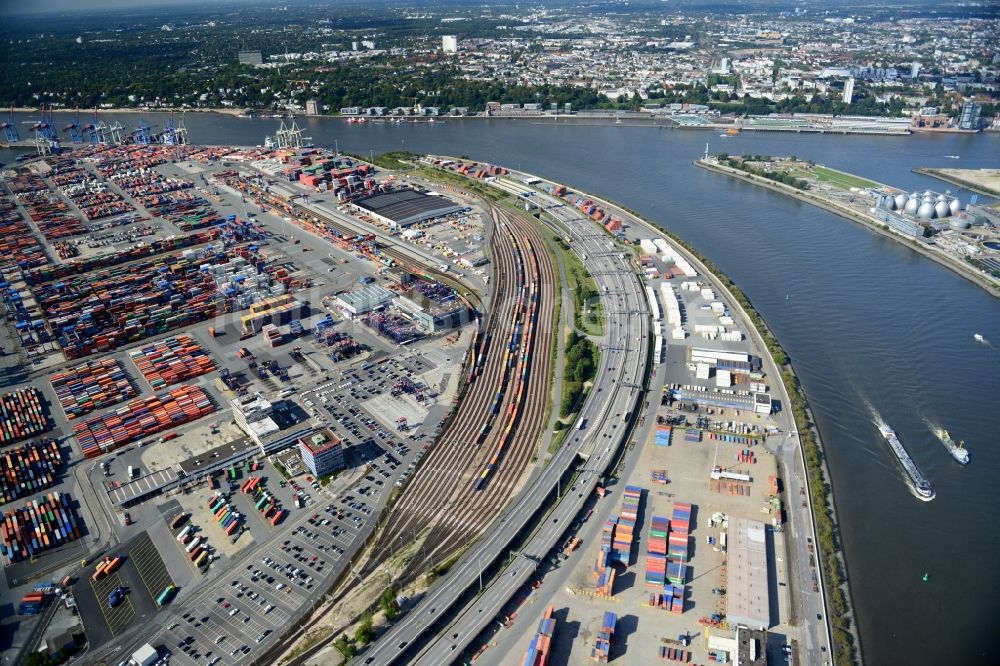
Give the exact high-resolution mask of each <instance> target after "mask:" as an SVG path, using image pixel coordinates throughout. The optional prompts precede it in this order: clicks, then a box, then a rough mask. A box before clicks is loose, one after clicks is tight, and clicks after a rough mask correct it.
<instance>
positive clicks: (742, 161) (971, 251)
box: [695, 153, 1000, 297]
mask: <svg viewBox="0 0 1000 666" xmlns="http://www.w3.org/2000/svg"><path fill="white" fill-rule="evenodd" d="M695 165H696V166H698V167H701V168H703V169H708V170H710V171H715V172H718V173H722V174H725V175H727V176H730V177H733V178H739V179H741V180H744V181H746V182H748V183H753V184H754V185H758V186H760V187H766V188H768V189H771V190H774V191H776V192H780V193H781V194H785V195H787V196H791V197H794V198H796V199H799V200H800V201H804V202H806V203H809V204H812V205H814V206H817V207H818V208H823V209H825V210H828V211H830V212H831V213H835V214H837V215H839V216H841V217H844V218H846V219H849V220H852V221H854V222H857V223H859V224H863V225H865V226H866V227H868V228H869V229H871V230H872V231H875V232H876V233H880V234H883V235H885V236H888V237H889V238H892V239H894V240H896V241H898V242H900V243H903V244H905V245H906V246H907V247H910V248H912V249H914V250H916V251H917V252H919V253H920V254H922V255H924V256H926V257H928V258H930V259H933V260H934V261H937V262H938V263H940V264H942V265H943V266H947V267H948V268H950V269H952V270H953V271H955V272H956V273H958V274H959V275H961V276H962V277H964V278H966V279H968V280H970V281H972V282H974V283H976V284H978V285H979V286H981V287H983V288H984V289H985V290H986V291H987V292H989V293H990V294H992V295H994V296H998V297H1000V233H998V232H997V226H998V223H1000V214H998V213H997V211H996V210H995V209H993V208H990V207H988V206H982V205H974V204H970V203H968V202H964V201H961V200H960V199H958V198H957V197H954V196H952V195H951V194H950V193H948V192H944V193H942V192H933V191H930V190H926V191H924V192H912V193H907V192H904V191H903V190H900V189H899V188H896V187H893V186H891V185H888V184H884V183H878V182H875V181H872V180H868V179H866V178H861V177H858V176H855V175H852V174H849V173H845V172H843V171H838V170H836V169H831V168H829V167H826V166H822V165H819V164H815V163H813V162H810V161H803V160H799V159H796V158H795V157H773V156H769V155H728V154H727V153H720V154H718V155H714V156H712V155H707V154H706V155H705V156H704V157H702V158H701V159H698V160H696V161H695Z"/></svg>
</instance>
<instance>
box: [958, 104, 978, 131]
mask: <svg viewBox="0 0 1000 666" xmlns="http://www.w3.org/2000/svg"><path fill="white" fill-rule="evenodd" d="M982 111H983V107H982V105H980V104H976V103H975V102H966V103H965V104H963V105H962V113H961V115H959V117H958V129H963V130H977V129H979V114H980V113H982Z"/></svg>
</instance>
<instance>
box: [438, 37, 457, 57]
mask: <svg viewBox="0 0 1000 666" xmlns="http://www.w3.org/2000/svg"><path fill="white" fill-rule="evenodd" d="M441 50H442V51H444V52H445V53H458V37H456V36H455V35H444V36H443V37H441Z"/></svg>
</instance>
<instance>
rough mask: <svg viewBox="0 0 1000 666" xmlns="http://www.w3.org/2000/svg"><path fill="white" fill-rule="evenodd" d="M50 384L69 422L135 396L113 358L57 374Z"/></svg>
mask: <svg viewBox="0 0 1000 666" xmlns="http://www.w3.org/2000/svg"><path fill="white" fill-rule="evenodd" d="M49 381H51V382H52V388H53V389H55V392H56V398H58V399H59V404H60V405H62V408H63V411H65V412H66V418H67V419H69V420H71V421H72V420H73V419H75V418H77V417H80V416H83V415H84V414H88V413H90V412H92V411H94V410H95V409H101V408H102V407H107V406H108V405H113V404H115V403H118V402H121V401H122V400H128V399H129V398H132V397H134V396H135V388H133V386H132V384H131V383H129V381H128V378H127V377H126V376H125V371H124V370H123V369H122V366H121V364H120V363H118V361H116V360H114V359H113V358H106V359H103V360H100V361H92V362H90V363H84V364H83V365H78V366H76V367H75V368H70V369H68V370H65V371H63V372H57V373H56V374H54V375H52V378H51V379H50V380H49Z"/></svg>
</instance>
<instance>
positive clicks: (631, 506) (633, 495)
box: [611, 486, 642, 567]
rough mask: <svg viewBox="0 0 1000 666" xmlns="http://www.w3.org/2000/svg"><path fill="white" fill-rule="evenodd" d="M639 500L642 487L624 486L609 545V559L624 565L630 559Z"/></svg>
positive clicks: (627, 563) (637, 517) (640, 499)
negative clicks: (620, 505)
mask: <svg viewBox="0 0 1000 666" xmlns="http://www.w3.org/2000/svg"><path fill="white" fill-rule="evenodd" d="M640 501H642V488H639V487H638V486H625V495H624V497H622V509H621V513H620V515H619V517H618V525H617V527H616V528H615V538H614V541H613V542H612V545H611V561H612V562H618V563H620V564H622V565H624V566H626V567H627V566H628V565H629V563H630V561H631V559H632V541H633V540H634V539H635V534H634V531H635V524H636V522H637V521H638V520H639V503H640Z"/></svg>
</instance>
